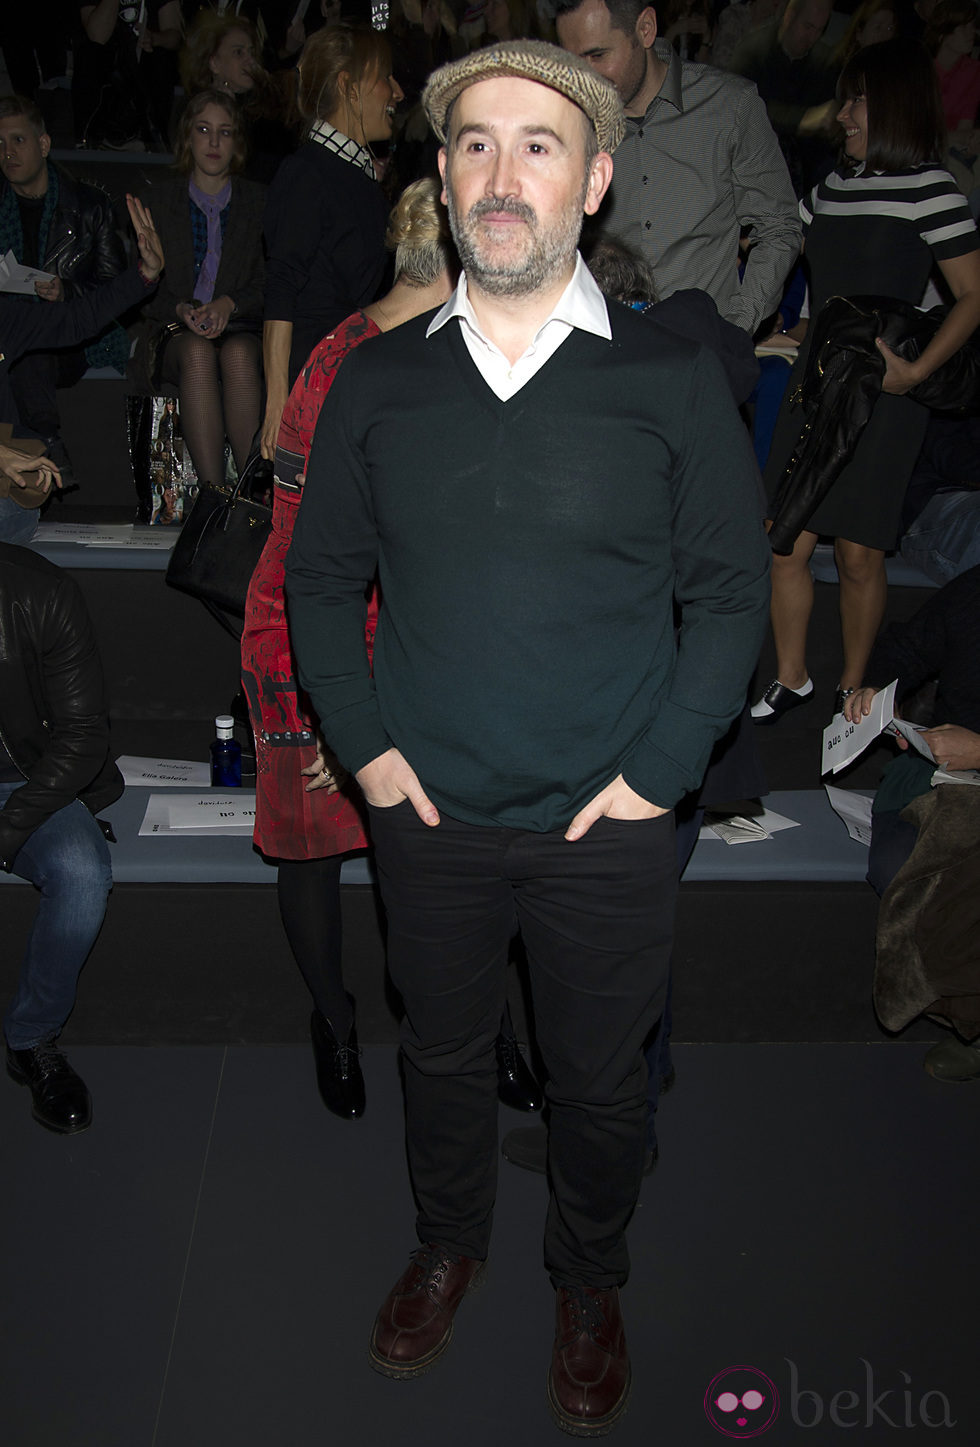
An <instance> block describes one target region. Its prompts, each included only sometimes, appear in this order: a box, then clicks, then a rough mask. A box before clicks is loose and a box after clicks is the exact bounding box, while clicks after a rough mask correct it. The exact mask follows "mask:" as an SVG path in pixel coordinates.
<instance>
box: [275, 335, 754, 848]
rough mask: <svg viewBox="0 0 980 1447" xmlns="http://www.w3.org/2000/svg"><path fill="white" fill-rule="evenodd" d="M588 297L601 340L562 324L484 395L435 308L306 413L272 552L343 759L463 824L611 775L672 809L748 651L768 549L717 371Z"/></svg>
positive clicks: (566, 807) (551, 823) (720, 721)
mask: <svg viewBox="0 0 980 1447" xmlns="http://www.w3.org/2000/svg"><path fill="white" fill-rule="evenodd" d="M610 312H611V322H612V327H613V337H612V341H611V342H607V341H605V340H603V339H602V338H598V337H595V336H592V335H590V334H588V333H586V332H582V331H577V330H576V331H573V332H572V334H571V335H570V336H569V337H568V339H567V340H566V341H565V342H564V343H563V344H562V345H561V346H560V347H559V348H558V350H557V352H556V353H555V355H554V356H553V357H552V358H551V359H550V360H549V361H548V362H547V363H546V364H545V365H544V367H542V368H541V370H540V371H539V372H538V373H537V374H536V375H535V376H534V377H532V378H531V380H530V381H529V382H527V383H526V385H525V386H524V387H522V388H521V390H520V391H519V392H518V393H517V394H516V396H514V397H513V398H511V399H510V400H509V401H507V402H501V401H499V400H498V398H497V397H496V396H495V395H494V393H493V392H492V391H491V390H490V388H489V387H488V386H487V385H486V383H485V382H484V381H483V379H482V377H481V376H480V374H479V372H478V370H477V369H476V367H475V366H474V364H473V361H472V359H471V358H470V355H469V353H468V351H467V349H466V345H465V343H464V342H463V340H462V337H461V336H460V332H459V323H458V322H456V321H452V322H450V323H448V324H447V325H446V326H444V327H443V328H441V329H440V330H439V331H438V332H436V333H435V334H434V335H433V336H432V337H430V338H426V336H425V330H426V326H427V324H428V322H429V320H430V317H422V318H419V319H417V320H416V321H414V322H410V323H408V324H407V325H405V326H403V327H400V328H398V329H397V330H396V331H393V332H390V333H387V334H386V335H384V336H382V337H378V338H376V339H374V340H372V341H369V342H367V343H365V344H364V345H363V346H361V347H359V348H358V349H357V351H356V352H354V353H353V354H352V355H351V356H350V357H348V358H347V359H346V360H345V361H344V363H343V365H342V367H341V368H340V371H339V373H338V376H337V379H336V381H335V382H334V385H333V387H332V389H331V391H330V394H329V396H328V397H327V399H326V401H325V402H324V405H323V410H322V412H321V414H320V421H319V424H318V427H317V432H316V437H315V441H314V445H313V451H312V455H311V457H310V465H309V472H308V478H307V483H306V487H305V489H304V496H303V502H302V506H301V508H300V513H299V518H298V520H297V524H296V530H295V534H294V538H293V544H292V548H291V550H290V553H289V557H288V560H287V569H286V587H287V597H288V606H289V619H290V628H291V631H292V638H293V645H294V649H295V653H296V658H297V661H298V665H299V676H300V679H301V682H302V683H303V685H304V687H305V688H306V689H307V690H308V692H309V693H310V695H311V697H312V699H313V702H314V705H315V707H316V710H317V712H318V714H319V716H320V719H321V722H322V725H323V730H324V733H325V735H326V737H327V739H328V740H329V742H330V744H331V746H332V748H333V749H334V750H335V752H336V753H337V755H338V757H339V758H340V759H341V761H342V762H343V763H344V764H345V765H346V767H347V768H348V769H350V770H351V771H352V772H353V771H356V770H357V769H359V768H361V767H362V766H363V765H364V764H366V763H369V762H370V760H371V759H373V758H376V757H377V756H378V755H379V754H381V753H383V752H384V751H385V750H386V749H388V748H390V747H391V746H392V744H394V745H395V746H396V747H397V748H399V749H400V750H401V752H402V753H403V754H404V755H405V757H406V759H407V760H408V762H409V763H410V764H411V765H412V767H413V768H414V769H415V771H416V773H417V774H418V775H419V778H420V779H421V781H422V785H423V787H424V788H425V790H426V792H427V793H428V794H429V796H430V797H431V799H432V800H433V802H434V803H435V804H436V805H437V807H438V808H439V809H441V810H445V812H446V813H447V814H449V815H451V816H453V817H455V818H459V819H462V820H465V821H468V822H471V823H476V824H500V825H506V826H509V827H513V828H526V829H532V830H548V829H557V828H563V827H564V826H565V825H566V824H567V823H568V821H569V820H570V819H571V818H572V816H573V815H574V814H575V813H576V812H577V810H578V809H579V808H581V807H582V805H583V804H585V803H586V802H588V800H589V799H591V798H592V797H593V796H594V795H595V794H596V793H598V791H599V790H600V789H601V788H602V787H603V786H604V785H606V784H607V783H609V782H610V780H612V779H613V778H615V776H616V775H617V774H619V773H620V772H622V773H623V774H624V776H625V778H626V780H627V782H628V783H629V784H630V785H631V787H632V788H634V789H635V790H636V791H637V793H639V794H641V795H643V797H644V798H647V799H649V800H650V801H651V802H653V803H655V804H658V805H661V806H662V807H669V806H671V805H673V804H674V803H676V802H677V800H678V799H679V798H680V797H681V795H682V794H684V793H685V791H687V790H689V789H692V788H695V787H696V786H697V785H698V783H699V782H700V778H701V774H702V773H703V770H704V766H705V763H706V761H707V757H708V753H709V751H710V749H711V746H712V743H713V742H714V740H715V739H716V738H717V737H719V736H720V734H721V733H722V732H723V731H724V729H725V728H726V727H727V725H728V723H729V722H730V720H731V719H732V718H734V716H735V715H736V714H737V712H738V711H739V709H740V708H741V707H742V703H743V700H744V696H745V690H746V687H747V684H748V679H749V676H750V674H751V671H752V668H753V667H754V665H755V661H756V657H757V654H758V649H759V644H760V641H761V637H762V631H763V628H764V626H765V619H766V609H767V604H768V599H769V582H768V572H769V548H768V545H767V543H766V540H765V536H764V533H763V528H762V522H761V519H762V503H761V493H760V487H759V477H758V472H757V469H756V465H755V460H754V458H753V455H752V451H751V448H750V446H749V443H748V439H747V437H746V433H745V429H744V427H743V426H742V424H741V422H740V420H739V418H738V416H737V414H736V412H735V410H734V408H733V406H732V403H731V400H730V397H729V393H728V388H727V386H726V383H725V379H724V376H723V375H722V372H721V369H720V367H719V366H718V363H717V362H716V361H715V360H714V358H713V357H711V356H710V355H709V354H708V353H706V352H704V351H703V349H702V348H700V347H698V346H697V345H696V344H694V343H689V342H687V341H685V340H683V339H681V338H679V337H676V336H674V335H671V334H670V333H667V332H666V331H664V330H662V329H661V328H660V327H658V326H657V325H655V324H651V322H650V321H648V320H645V319H642V318H639V317H636V316H635V315H634V314H632V313H629V312H627V311H626V310H625V309H622V308H619V307H611V308H610ZM375 568H377V569H378V573H379V577H380V582H381V590H382V605H381V613H380V619H379V624H378V632H377V639H376V643H375V653H374V678H373V679H372V678H371V676H370V673H369V670H368V665H367V660H366V656H365V650H364V615H365V603H364V592H365V587H366V585H367V584H368V583H369V582H370V580H371V579H372V577H373V576H374V572H375ZM675 596H676V598H677V600H678V603H679V605H680V608H681V611H682V626H681V633H680V645H679V649H677V648H675V640H674V627H673V613H672V600H673V598H674V597H675Z"/></svg>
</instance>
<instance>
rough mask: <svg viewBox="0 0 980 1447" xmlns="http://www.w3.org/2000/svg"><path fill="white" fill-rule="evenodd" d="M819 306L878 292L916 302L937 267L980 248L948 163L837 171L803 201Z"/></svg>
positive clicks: (802, 206)
mask: <svg viewBox="0 0 980 1447" xmlns="http://www.w3.org/2000/svg"><path fill="white" fill-rule="evenodd" d="M800 215H801V217H802V219H803V228H804V235H805V237H806V253H807V260H808V263H809V267H810V273H811V278H812V290H813V297H812V304H813V305H814V306H815V307H819V306H821V305H822V304H823V302H824V301H825V300H826V299H827V297H828V296H833V295H835V294H839V295H842V296H855V295H860V294H862V293H863V294H877V295H880V296H896V297H901V298H902V299H903V300H905V301H910V302H912V303H913V304H914V305H917V304H918V303H919V301H921V299H922V293H923V291H924V289H925V285H926V282H927V281H928V279H929V273H930V271H931V269H932V266H933V264H934V263H935V262H941V261H946V260H950V259H953V258H955V257H958V256H964V255H966V254H967V253H968V252H971V251H975V250H977V248H978V247H980V238H978V236H977V228H976V225H975V223H974V220H973V217H972V216H971V215H970V210H969V207H968V206H967V204H966V201H965V200H964V198H963V196H962V195H961V194H960V192H959V191H958V190H957V187H956V182H955V181H954V180H953V178H952V176H951V175H950V174H949V172H948V171H944V170H943V169H942V167H941V166H936V165H933V164H928V165H924V166H918V167H915V168H913V169H910V170H908V171H901V172H898V173H895V174H891V175H883V174H881V173H872V174H870V175H864V174H862V173H858V174H856V175H850V176H842V175H841V174H840V173H839V172H837V171H834V172H832V173H831V175H829V176H828V177H827V178H826V179H825V180H823V181H821V182H820V183H819V185H817V186H815V187H814V188H813V191H812V192H811V193H810V195H809V197H808V198H806V199H805V200H803V201H801V202H800Z"/></svg>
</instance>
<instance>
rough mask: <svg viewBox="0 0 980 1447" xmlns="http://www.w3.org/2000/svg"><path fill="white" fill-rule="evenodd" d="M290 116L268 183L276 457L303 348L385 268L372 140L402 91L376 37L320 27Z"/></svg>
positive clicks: (372, 286) (364, 299) (269, 375)
mask: <svg viewBox="0 0 980 1447" xmlns="http://www.w3.org/2000/svg"><path fill="white" fill-rule="evenodd" d="M297 70H298V72H299V89H298V95H297V101H298V105H299V109H300V111H301V113H302V114H303V116H304V117H305V118H306V120H307V122H308V123H309V136H308V139H307V140H306V141H305V142H304V143H303V145H301V146H300V148H299V150H298V151H297V152H296V154H295V155H293V156H288V157H287V158H286V160H285V161H283V163H282V165H281V166H280V168H279V170H278V172H277V173H276V177H275V180H274V181H273V183H272V185H271V186H270V188H269V200H268V205H267V207H266V218H265V238H266V254H267V262H268V281H267V285H266V296H265V329H264V333H263V351H264V356H265V376H266V387H267V397H266V411H265V420H264V422H263V424H262V455H263V457H266V458H270V459H271V458H272V457H274V455H275V448H276V439H277V437H278V434H279V421H280V418H281V416H282V410H283V407H284V406H285V404H286V398H287V397H288V395H289V389H290V387H291V386H292V384H293V382H295V380H296V377H297V376H298V375H299V370H300V368H301V367H302V365H303V363H304V362H305V361H306V358H307V357H308V356H309V354H310V351H311V350H312V348H313V347H314V346H315V345H316V344H317V342H318V341H319V340H320V338H321V337H323V336H324V335H326V333H327V332H329V331H330V330H331V329H332V328H333V327H335V326H336V325H337V323H338V322H339V321H341V320H343V318H344V317H346V316H349V315H350V314H351V313H352V312H354V311H356V310H357V308H358V307H363V306H366V305H367V303H368V302H369V301H373V299H374V297H375V296H376V295H377V291H378V287H379V286H380V284H381V279H382V275H383V273H384V268H385V247H384V235H385V223H386V219H387V205H386V203H385V198H384V196H383V194H382V191H381V187H380V185H379V184H378V175H377V171H376V168H375V163H374V157H373V155H372V152H371V149H370V148H371V145H372V143H375V142H379V141H387V140H389V139H390V137H391V133H392V129H393V126H394V113H395V107H396V105H397V104H398V102H399V101H400V100H402V99H403V95H402V90H401V87H400V86H399V84H398V82H397V81H396V80H395V78H394V76H393V75H392V74H391V48H390V45H389V43H388V40H387V38H386V37H385V36H384V34H383V33H382V32H381V31H378V30H369V29H358V28H355V27H353V26H348V25H328V26H326V27H325V28H324V29H323V30H318V31H316V32H315V33H314V34H313V35H311V36H310V38H309V40H307V42H306V44H305V45H304V46H303V50H302V53H301V55H300V58H299V64H298V66H297Z"/></svg>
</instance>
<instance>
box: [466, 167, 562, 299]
mask: <svg viewBox="0 0 980 1447" xmlns="http://www.w3.org/2000/svg"><path fill="white" fill-rule="evenodd" d="M446 195H447V197H448V210H449V226H450V230H451V231H452V233H453V240H454V241H455V243H456V250H457V251H458V252H459V259H460V261H461V262H462V264H463V270H464V271H465V272H466V279H467V282H468V283H472V284H473V285H475V286H476V287H478V289H479V290H480V291H483V292H485V293H487V295H489V296H514V297H517V296H530V295H532V293H534V292H536V291H540V290H542V289H543V288H544V287H547V286H548V285H550V284H551V283H552V282H553V281H554V280H555V278H556V277H558V276H561V275H562V274H563V273H564V272H565V271H567V270H568V268H569V266H570V265H571V264H572V263H573V262H574V258H575V251H576V248H577V246H578V239H579V233H580V232H581V230H582V203H583V201H584V200H585V186H584V185H583V188H582V192H581V195H580V196H579V197H578V199H577V200H576V201H575V202H574V203H573V204H572V205H570V206H569V207H568V208H567V210H566V211H564V212H563V213H562V214H561V215H560V216H559V217H557V218H556V220H555V221H554V222H553V223H552V224H551V226H550V227H549V228H548V229H547V230H542V229H541V227H540V225H539V222H538V215H537V212H536V211H535V210H534V208H533V207H531V206H529V205H528V204H527V202H526V201H518V200H517V198H516V197H514V196H505V197H501V198H500V199H497V198H496V197H493V196H486V197H484V199H483V200H482V201H477V202H475V203H474V205H472V206H471V207H470V209H469V211H468V212H467V214H466V216H465V217H461V216H460V215H459V212H458V211H457V209H456V203H455V198H454V196H453V191H452V184H451V182H450V181H449V178H448V177H447V186H446ZM502 211H503V212H506V213H507V214H508V215H511V216H519V217H520V218H521V221H522V222H523V223H524V228H525V235H526V236H527V238H528V239H529V243H530V244H529V245H528V246H526V247H525V248H523V250H522V251H521V252H520V253H519V254H515V253H514V252H512V251H510V250H509V249H507V251H506V252H505V249H504V248H501V249H500V251H501V254H500V255H499V256H495V254H494V253H495V252H496V251H497V247H496V246H495V244H494V241H493V238H492V237H488V236H487V235H486V234H485V233H483V234H482V235H481V234H480V230H479V223H480V220H481V219H482V217H484V216H488V215H491V214H494V213H497V214H499V213H500V212H502ZM515 229H516V228H508V238H509V239H511V240H513V232H514V230H515ZM501 240H503V238H501Z"/></svg>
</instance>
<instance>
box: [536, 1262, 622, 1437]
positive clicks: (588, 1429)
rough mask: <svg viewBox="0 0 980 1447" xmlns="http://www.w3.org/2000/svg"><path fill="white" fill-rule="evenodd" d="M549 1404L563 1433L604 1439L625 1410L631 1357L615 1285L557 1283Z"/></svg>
mask: <svg viewBox="0 0 980 1447" xmlns="http://www.w3.org/2000/svg"><path fill="white" fill-rule="evenodd" d="M555 1306H556V1310H557V1321H556V1325H555V1349H554V1352H553V1353H552V1357H551V1371H550V1372H549V1374H548V1403H549V1405H550V1407H551V1412H552V1415H553V1417H554V1419H555V1421H556V1422H557V1424H558V1426H559V1427H560V1428H561V1429H562V1431H563V1432H570V1433H571V1435H572V1436H573V1437H602V1436H604V1435H605V1434H606V1433H607V1432H608V1431H610V1430H611V1428H612V1427H614V1426H615V1424H616V1423H617V1422H618V1421H619V1419H620V1417H621V1416H622V1415H623V1413H624V1412H625V1411H626V1403H627V1402H628V1401H629V1394H630V1359H629V1353H628V1351H627V1350H626V1333H625V1331H624V1330H623V1318H622V1315H621V1314H620V1310H619V1292H618V1290H617V1289H616V1287H614V1286H613V1287H609V1288H605V1289H603V1288H599V1287H596V1286H559V1287H558V1289H557V1292H556V1302H555Z"/></svg>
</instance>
